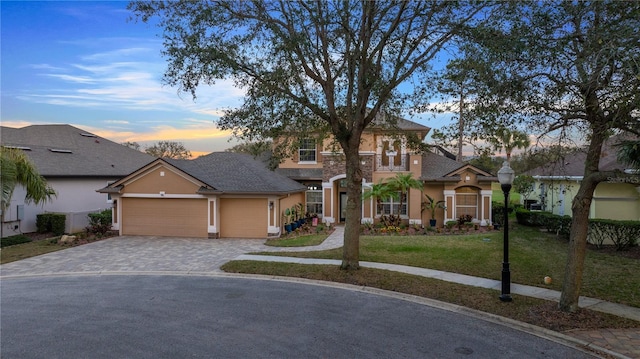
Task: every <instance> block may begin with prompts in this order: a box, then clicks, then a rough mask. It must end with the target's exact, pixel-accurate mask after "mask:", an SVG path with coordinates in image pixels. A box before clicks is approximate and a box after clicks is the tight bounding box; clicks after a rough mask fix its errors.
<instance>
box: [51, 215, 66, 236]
mask: <svg viewBox="0 0 640 359" xmlns="http://www.w3.org/2000/svg"><path fill="white" fill-rule="evenodd" d="M66 220H67V216H66V215H64V214H60V213H52V214H51V232H53V235H54V236H61V235H63V234H64V229H65V228H64V227H65V221H66Z"/></svg>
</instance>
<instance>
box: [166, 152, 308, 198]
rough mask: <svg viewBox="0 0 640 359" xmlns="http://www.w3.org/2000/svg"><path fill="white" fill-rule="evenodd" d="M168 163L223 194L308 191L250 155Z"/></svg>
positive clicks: (218, 154)
mask: <svg viewBox="0 0 640 359" xmlns="http://www.w3.org/2000/svg"><path fill="white" fill-rule="evenodd" d="M166 162H167V163H169V164H171V165H173V166H175V167H177V168H178V169H180V170H182V171H184V172H185V173H187V174H189V175H190V176H192V177H194V178H196V179H198V180H199V181H201V182H203V183H206V184H207V185H209V186H211V187H212V188H214V189H215V191H216V192H223V193H246V194H257V193H264V194H286V193H295V192H300V191H304V190H306V187H305V186H303V185H301V184H300V183H298V182H296V181H294V180H292V179H289V178H287V177H285V176H283V175H280V174H278V173H275V172H273V171H270V170H269V169H268V168H267V167H266V166H265V164H264V163H263V162H261V161H258V160H256V159H254V158H253V156H251V155H247V154H242V153H234V152H213V153H210V154H208V155H206V156H200V157H198V158H196V159H194V160H172V159H167V160H166Z"/></svg>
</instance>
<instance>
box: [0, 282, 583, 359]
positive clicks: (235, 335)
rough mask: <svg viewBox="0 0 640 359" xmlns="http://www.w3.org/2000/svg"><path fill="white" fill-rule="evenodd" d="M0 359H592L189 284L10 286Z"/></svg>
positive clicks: (304, 298)
mask: <svg viewBox="0 0 640 359" xmlns="http://www.w3.org/2000/svg"><path fill="white" fill-rule="evenodd" d="M0 290H1V293H0V295H1V297H0V300H1V302H0V303H1V306H0V314H1V322H0V329H1V333H0V340H1V342H0V348H1V349H0V357H2V358H3V359H12V358H20V359H27V358H65V359H68V358H589V357H590V356H589V355H588V354H586V353H584V352H581V351H578V350H576V349H574V348H571V347H569V346H565V345H563V344H561V343H557V342H554V341H551V340H548V339H544V338H540V337H538V336H535V335H532V334H528V333H525V332H522V331H519V330H516V329H513V328H511V327H508V326H503V325H499V324H496V323H492V322H488V321H485V320H482V319H479V318H475V317H472V316H468V315H465V314H461V313H455V312H451V311H447V310H442V309H438V308H434V307H431V306H426V305H423V304H419V303H415V302H411V301H406V300H402V299H398V298H393V297H388V296H380V295H375V294H371V293H366V292H362V291H354V290H349V289H343V288H336V287H327V286H320V285H311V284H305V283H291V282H283V281H273V280H259V279H247V278H234V277H223V276H193V275H192V276H183V275H165V276H163V275H68V276H42V277H23V278H20V277H14V278H4V279H3V280H2V283H1V287H0Z"/></svg>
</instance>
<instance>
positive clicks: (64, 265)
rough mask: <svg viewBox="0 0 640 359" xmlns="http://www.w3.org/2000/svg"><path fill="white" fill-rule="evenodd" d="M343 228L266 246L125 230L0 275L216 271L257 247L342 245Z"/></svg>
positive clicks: (258, 241)
mask: <svg viewBox="0 0 640 359" xmlns="http://www.w3.org/2000/svg"><path fill="white" fill-rule="evenodd" d="M343 233H344V232H343V228H341V227H337V228H336V229H335V231H334V232H333V233H332V234H331V235H330V236H329V238H327V239H326V240H325V241H324V242H323V243H322V244H321V245H319V246H314V247H303V248H298V247H296V248H280V247H270V246H265V245H264V242H265V240H264V239H201V238H172V237H140V236H121V237H114V238H109V239H105V240H102V241H98V242H93V243H89V244H85V245H82V246H78V247H73V248H69V249H65V250H63V251H58V252H53V253H48V254H44V255H41V256H37V257H32V258H28V259H23V260H20V261H17V262H12V263H7V264H3V265H2V266H0V275H2V276H3V277H4V276H20V275H46V274H64V273H87V274H88V273H103V272H127V273H131V272H171V273H175V274H181V273H182V274H184V273H216V272H218V273H219V272H222V271H221V270H220V266H221V265H223V264H224V263H226V262H228V261H230V260H232V259H234V258H236V257H237V256H239V255H241V254H244V253H249V252H256V251H273V252H277V251H291V250H295V251H300V250H321V249H329V248H337V247H340V246H342V238H343Z"/></svg>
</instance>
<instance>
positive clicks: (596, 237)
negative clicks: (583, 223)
mask: <svg viewBox="0 0 640 359" xmlns="http://www.w3.org/2000/svg"><path fill="white" fill-rule="evenodd" d="M516 219H517V221H518V223H519V224H522V225H525V226H531V227H542V228H546V229H547V231H549V232H555V233H557V234H558V235H560V236H562V237H565V238H568V237H569V232H570V231H571V217H570V216H559V215H556V214H553V213H549V212H539V211H533V212H532V211H529V210H526V209H518V210H517V211H516ZM638 238H640V222H639V221H616V220H612V219H597V218H596V219H589V230H588V232H587V241H588V242H589V243H591V244H594V245H595V246H597V247H598V248H600V247H602V244H603V243H604V241H606V240H607V239H609V240H611V241H612V242H613V243H614V245H615V246H616V249H617V250H624V249H626V248H628V247H633V246H637V245H638Z"/></svg>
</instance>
